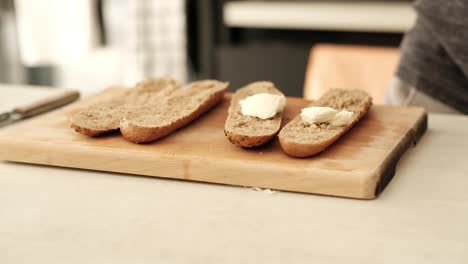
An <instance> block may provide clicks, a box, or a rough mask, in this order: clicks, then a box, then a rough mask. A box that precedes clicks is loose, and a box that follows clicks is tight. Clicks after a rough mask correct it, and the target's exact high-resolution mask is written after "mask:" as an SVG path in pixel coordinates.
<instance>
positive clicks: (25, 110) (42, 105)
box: [13, 91, 80, 118]
mask: <svg viewBox="0 0 468 264" xmlns="http://www.w3.org/2000/svg"><path fill="white" fill-rule="evenodd" d="M78 98H80V93H79V92H78V91H66V92H64V93H60V94H58V95H54V96H51V97H47V98H44V99H42V100H39V101H36V102H34V103H31V104H29V105H24V106H20V107H16V108H15V109H13V111H14V112H15V113H17V114H20V115H21V117H23V118H27V117H31V116H35V115H38V114H42V113H44V112H47V111H50V110H53V109H55V108H58V107H60V106H64V105H66V104H69V103H71V102H73V101H76V100H77V99H78Z"/></svg>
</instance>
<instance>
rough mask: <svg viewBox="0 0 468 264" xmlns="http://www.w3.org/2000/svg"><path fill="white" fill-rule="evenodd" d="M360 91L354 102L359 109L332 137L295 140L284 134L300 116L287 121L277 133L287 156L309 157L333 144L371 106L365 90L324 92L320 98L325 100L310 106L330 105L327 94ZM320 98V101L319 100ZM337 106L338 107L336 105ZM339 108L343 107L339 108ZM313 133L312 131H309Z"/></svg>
mask: <svg viewBox="0 0 468 264" xmlns="http://www.w3.org/2000/svg"><path fill="white" fill-rule="evenodd" d="M337 92H340V93H345V94H348V95H349V93H357V92H358V93H360V97H361V98H360V100H359V102H357V103H356V104H358V103H359V104H360V106H359V111H357V115H356V116H355V117H354V119H353V120H352V122H351V123H350V124H348V125H346V126H343V127H341V128H339V129H338V130H337V132H336V133H334V135H333V136H332V137H328V138H326V139H325V140H322V141H319V142H315V141H314V142H312V141H311V142H301V141H298V140H296V139H295V138H294V137H291V136H288V135H286V131H287V130H288V129H291V126H295V125H296V124H297V122H298V121H299V120H300V119H301V117H300V116H299V115H298V116H297V117H295V118H294V119H293V120H292V121H291V122H290V123H288V124H287V125H286V126H284V128H283V129H282V130H281V131H280V133H279V136H278V137H279V142H280V145H281V148H282V149H283V151H284V152H285V153H286V154H288V155H289V156H292V157H296V158H305V157H310V156H312V155H315V154H318V153H320V152H322V151H324V150H325V149H327V147H329V146H330V145H331V144H333V143H334V142H335V141H337V140H338V139H339V138H340V137H341V136H343V135H344V134H345V133H346V132H347V131H348V130H350V129H351V128H352V127H353V126H354V124H356V123H357V122H359V120H361V119H362V118H363V117H364V115H366V113H367V112H368V111H369V109H370V108H371V106H372V98H371V97H370V96H369V95H368V94H367V93H365V92H363V91H356V90H330V91H329V92H328V93H327V94H325V95H324V96H323V97H322V98H325V101H324V100H323V99H322V98H321V99H319V102H318V103H313V104H312V106H331V107H333V105H328V104H327V102H326V98H327V96H330V94H333V93H337ZM320 100H322V101H320ZM337 108H339V107H337ZM339 109H345V108H344V107H343V108H339ZM311 133H313V131H312V132H311Z"/></svg>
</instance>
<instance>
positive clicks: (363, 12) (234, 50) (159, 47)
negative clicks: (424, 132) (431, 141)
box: [0, 0, 415, 102]
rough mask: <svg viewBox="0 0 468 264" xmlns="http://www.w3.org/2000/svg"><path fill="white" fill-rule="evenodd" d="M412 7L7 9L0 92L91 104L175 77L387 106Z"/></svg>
mask: <svg viewBox="0 0 468 264" xmlns="http://www.w3.org/2000/svg"><path fill="white" fill-rule="evenodd" d="M411 4H412V1H410V0H367V1H365V0H360V1H354V0H340V1H326V0H322V1H319V0H309V1H306V0H302V1H297V0H296V1H279V0H275V1H273V0H270V1H266V0H265V1H221V0H170V1H168V0H138V1H131V0H79V1H78V0H75V1H61V0H41V1H37V0H15V1H13V0H0V69H1V70H0V83H19V84H35V85H47V86H54V87H67V88H76V89H80V90H82V91H84V92H91V91H98V90H99V89H102V88H105V87H106V86H109V85H112V84H120V85H127V86H130V85H132V84H134V83H135V82H136V81H138V80H140V79H143V78H145V77H156V76H161V75H167V74H168V75H172V76H174V77H175V78H177V79H179V80H181V81H183V82H186V81H190V80H194V79H203V78H215V79H220V80H226V81H229V82H230V83H231V89H236V88H238V87H240V86H242V85H245V84H247V83H249V82H252V81H256V80H271V81H274V82H275V83H276V84H277V86H278V87H280V89H282V90H283V91H284V92H285V94H287V95H290V96H302V95H303V93H305V95H306V96H307V97H314V95H315V92H316V91H319V90H320V89H322V88H321V86H343V85H347V86H351V88H364V89H370V90H371V91H370V92H371V94H373V96H374V97H375V98H377V100H376V101H377V102H379V101H380V102H381V101H382V100H383V99H382V98H383V93H384V91H385V89H386V87H387V84H388V81H389V80H390V77H391V75H392V74H393V71H394V69H395V67H396V64H397V62H398V56H399V55H398V54H399V53H398V46H399V44H400V41H401V40H402V37H403V34H404V32H406V31H407V30H409V29H410V28H411V26H412V24H413V22H414V20H415V13H414V11H413V10H412V6H411ZM364 86H367V87H364ZM312 87H313V88H312ZM304 89H305V90H304ZM304 91H305V92H304ZM376 96H377V97H376Z"/></svg>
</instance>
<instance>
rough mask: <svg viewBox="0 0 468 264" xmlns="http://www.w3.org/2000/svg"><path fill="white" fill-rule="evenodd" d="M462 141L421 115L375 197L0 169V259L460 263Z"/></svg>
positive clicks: (8, 103)
mask: <svg viewBox="0 0 468 264" xmlns="http://www.w3.org/2000/svg"><path fill="white" fill-rule="evenodd" d="M48 92H49V93H50V91H48ZM52 92H53V91H52ZM0 93H1V96H0V109H1V110H5V109H8V108H11V107H12V106H14V105H17V104H19V103H21V102H24V101H28V100H32V99H36V98H39V97H41V96H43V95H45V94H46V93H47V92H45V91H44V90H42V89H31V88H19V87H6V86H0ZM465 135H468V117H463V116H450V115H433V114H431V115H429V129H428V131H427V132H426V134H425V135H424V136H423V137H422V139H421V141H420V142H419V144H418V145H417V146H416V147H415V148H413V149H411V150H409V152H408V153H406V154H405V155H404V157H403V158H402V160H401V161H400V164H399V166H398V168H397V173H396V175H395V177H394V179H393V181H392V182H391V183H390V184H389V186H388V187H387V189H386V190H385V191H384V192H383V194H382V195H381V196H380V197H379V198H378V199H376V200H373V201H361V200H352V199H343V198H334V197H325V196H316V195H306V194H296V193H286V192H277V193H274V194H268V193H266V192H262V191H254V190H251V189H245V188H240V187H229V186H221V185H213V184H202V183H191V182H184V181H176V180H166V179H158V178H150V177H138V176H129V175H124V174H113V173H104V172H94V171H83V170H75V169H65V168H54V167H45V166H36V165H27V164H18V163H9V162H0V263H270V264H271V263H348V264H351V263H359V264H363V263H379V264H380V263H451V264H452V263H467V261H468V225H467V223H468V191H467V187H468V141H466V139H465ZM0 147H1V146H0Z"/></svg>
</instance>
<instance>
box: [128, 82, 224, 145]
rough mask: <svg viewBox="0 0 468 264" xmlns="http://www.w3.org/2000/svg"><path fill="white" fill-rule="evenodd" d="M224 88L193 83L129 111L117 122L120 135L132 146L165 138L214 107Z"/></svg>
mask: <svg viewBox="0 0 468 264" xmlns="http://www.w3.org/2000/svg"><path fill="white" fill-rule="evenodd" d="M227 87H228V83H223V82H219V81H215V80H205V81H198V82H193V83H190V84H188V85H186V86H185V87H182V88H181V89H178V90H176V91H174V92H173V93H171V94H170V95H168V96H166V97H165V98H163V99H162V100H159V101H156V103H155V102H154V101H153V102H151V103H149V104H147V105H145V106H143V107H133V108H129V109H128V111H127V113H126V114H125V116H124V118H122V120H121V122H120V132H121V133H122V135H123V136H124V138H126V139H127V140H129V141H132V142H134V143H146V142H151V141H154V140H156V139H159V138H161V137H164V136H166V135H168V134H169V133H171V132H173V131H174V130H176V129H178V128H180V127H182V126H185V125H186V124H188V123H190V122H192V121H193V120H194V119H196V118H197V117H199V116H200V115H202V114H203V113H205V112H206V111H208V110H209V109H211V108H212V107H214V106H215V105H216V104H217V103H218V102H220V101H221V100H222V99H223V97H224V92H225V91H226V89H227Z"/></svg>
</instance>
